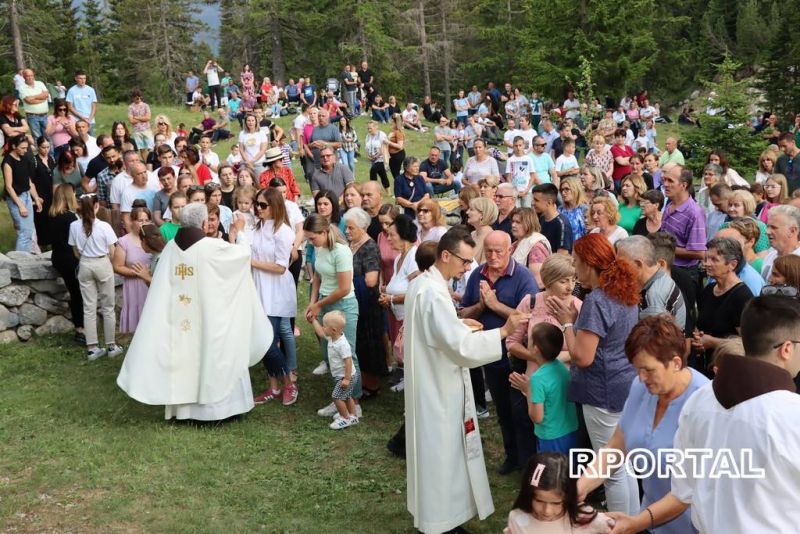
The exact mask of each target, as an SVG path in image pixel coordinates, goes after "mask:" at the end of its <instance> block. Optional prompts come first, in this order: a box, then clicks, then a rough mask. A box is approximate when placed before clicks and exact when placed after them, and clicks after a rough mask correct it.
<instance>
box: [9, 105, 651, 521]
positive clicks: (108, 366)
mask: <svg viewBox="0 0 800 534" xmlns="http://www.w3.org/2000/svg"><path fill="white" fill-rule="evenodd" d="M153 112H154V114H155V113H161V112H166V113H168V114H169V115H170V117H171V118H172V121H173V124H177V123H179V122H185V123H186V124H187V125H192V124H194V123H196V122H197V120H198V117H197V116H196V115H194V116H193V115H191V114H190V113H188V112H186V111H184V110H177V109H175V108H159V107H154V109H153ZM124 115H125V108H124V107H123V106H101V107H100V112H99V114H98V119H99V123H98V129H99V131H107V130H108V129H109V128H110V125H111V122H112V121H113V120H114V119H115V118H117V117H122V116H124ZM365 122H366V120H365V119H363V118H361V119H358V121H357V123H356V127H357V130H358V132H359V135H360V136H361V137H362V138H363V135H364V133H365V130H366V127H365ZM279 124H280V125H281V126H282V127H285V128H288V126H289V119H286V118H284V119H281V120H280V121H279ZM664 130H667V129H666V128H662V131H661V132H660V138H661V140H663V139H664V137H666V135H667V131H664ZM431 139H432V134H430V133H428V134H416V133H410V134H408V141H407V150H406V151H407V153H408V154H410V155H415V156H424V155H425V154H426V150H427V147H428V146H429V144H430V143H431ZM229 146H230V142H228V143H220V144H219V145H218V146H217V147H216V149H215V150H216V151H217V153H218V154H219V155H220V157H222V158H224V157H225V156H227V149H228V147H229ZM367 173H368V166H367V164H366V163H365V162H362V161H360V162H359V163H358V164H357V171H356V175H357V179H358V180H359V181H364V180H366V179H367V178H368V177H367ZM298 182H302V180H298ZM300 185H301V188H303V191H304V194H306V195H307V194H308V189H307V186H306V185H305V184H303V183H301V184H300ZM13 239H14V232H13V229H12V228H11V226H10V223H9V218H8V211H7V209H6V208H0V250H8V249H10V248H13ZM299 295H300V298H301V301H302V300H304V299H305V296H306V295H307V286H306V285H305V284H303V287H302V288H301V289H300V291H299ZM304 306H305V302H301V303H300V309H302V308H303V307H304ZM221 319H222V318H221ZM298 324H300V325H301V328H302V330H303V333H302V336H301V337H300V338H299V340H298V341H299V347H298V350H299V354H298V360H299V367H300V371H301V376H300V382H299V384H300V399H299V401H298V402H297V404H295V405H294V406H291V407H288V408H287V407H283V406H281V405H265V406H259V407H256V409H254V410H253V411H252V412H251V413H250V414H248V415H247V416H246V417H244V418H243V419H242V420H241V421H238V422H234V423H230V424H227V425H224V426H220V427H194V426H190V425H186V424H179V423H165V422H164V421H163V407H153V406H145V405H141V404H138V403H136V402H135V401H133V400H131V399H129V398H128V397H127V396H126V395H125V394H124V393H123V392H122V391H121V390H119V389H118V388H117V387H116V384H115V378H116V375H117V373H118V370H119V367H120V365H121V361H122V360H121V358H118V359H117V360H108V359H102V360H99V361H97V362H92V363H89V362H87V361H86V359H85V355H84V349H83V348H82V347H79V346H77V345H75V344H74V343H73V342H72V341H71V340H70V338H69V337H67V336H64V337H46V338H39V339H36V340H34V341H32V342H29V343H27V344H18V345H6V346H2V347H0V381H1V382H2V384H3V387H2V389H0V530H3V531H9V532H64V531H68V532H140V531H147V532H250V531H263V532H315V533H316V532H411V531H413V528H412V526H411V525H412V523H411V517H410V515H409V514H408V513H407V512H406V507H405V499H406V497H405V463H404V461H402V460H398V459H396V458H394V457H392V456H390V455H389V453H388V452H387V451H386V449H385V443H386V441H387V440H388V439H389V437H390V436H391V435H392V434H393V433H394V432H395V431H396V430H397V428H398V426H399V424H400V422H401V420H402V404H403V402H402V396H401V395H399V394H394V393H391V392H389V391H388V389H387V388H384V392H383V393H382V394H381V396H380V397H379V398H378V399H377V400H375V401H370V402H368V403H365V404H364V418H363V420H362V424H360V425H358V426H357V427H354V428H351V429H348V430H346V431H339V432H334V431H332V430H329V429H328V428H327V423H328V420H327V419H323V418H321V417H318V416H317V415H316V410H317V409H318V408H320V407H322V406H323V405H325V404H327V402H328V400H329V394H330V383H329V381H328V379H327V378H325V377H313V376H312V375H311V374H310V370H311V369H312V368H313V367H314V366H316V364H317V362H318V361H319V359H320V358H319V352H318V351H319V349H318V345H317V343H316V341H315V340H314V338H313V334H312V332H311V330H310V328H309V327H308V325H307V324H305V322H304V321H298ZM251 374H252V376H253V380H254V381H253V383H254V384H255V385H254V389H255V388H259V386H260V385H261V384H262V383H263V380H264V378H263V377H264V373H263V368H262V367H260V366H257V367H254V368H253V369H252V370H251ZM490 410H491V405H490ZM481 427H482V428H481V430H482V437H483V443H484V450H485V456H486V464H487V469H488V471H489V476H490V481H491V485H492V492H493V496H494V502H495V507H496V509H497V512H495V514H494V515H493V516H491V517H490V518H489V519H488V520H487V521H485V522H477V521H473V522H472V523H471V524H469V525H468V526H467V527H468V528H469V529H470V530H471V531H474V532H499V531H500V530H501V529H502V527H503V525H504V524H505V517H506V514H507V512H508V511H509V509H510V507H511V503H512V501H513V499H514V497H515V495H516V492H517V488H518V484H519V479H518V475H512V476H510V477H500V476H498V475H495V474H494V468H495V467H496V466H497V465H499V463H500V462H501V461H502V440H501V437H500V432H499V428H498V425H497V420H496V418H495V417H494V413H493V414H492V417H491V418H489V419H487V420H483V421H481Z"/></svg>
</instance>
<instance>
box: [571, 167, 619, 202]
mask: <svg viewBox="0 0 800 534" xmlns="http://www.w3.org/2000/svg"><path fill="white" fill-rule="evenodd" d="M608 176H610V175H606V174H604V173H603V170H602V169H601V168H600V167H594V166H585V167H581V170H580V174H579V177H580V180H581V185H582V186H583V192H584V193H585V194H586V201H587V202H591V201H592V199H593V198H594V197H600V196H608V197H609V198H611V199H612V200H613V201H614V202H617V199H616V197H615V196H614V194H613V193H611V192H608V191H607V188H606V186H607V185H609V183H610V182H609V178H608Z"/></svg>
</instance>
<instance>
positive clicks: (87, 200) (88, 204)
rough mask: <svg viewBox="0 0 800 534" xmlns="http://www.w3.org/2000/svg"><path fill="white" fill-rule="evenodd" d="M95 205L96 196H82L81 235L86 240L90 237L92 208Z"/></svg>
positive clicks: (92, 216)
mask: <svg viewBox="0 0 800 534" xmlns="http://www.w3.org/2000/svg"><path fill="white" fill-rule="evenodd" d="M96 204H97V196H96V195H82V196H81V200H80V211H81V220H82V221H83V233H85V234H86V238H87V239H88V238H89V237H91V235H92V227H93V226H94V220H95V215H94V207H95V205H96Z"/></svg>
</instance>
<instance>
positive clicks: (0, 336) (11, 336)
mask: <svg viewBox="0 0 800 534" xmlns="http://www.w3.org/2000/svg"><path fill="white" fill-rule="evenodd" d="M18 339H19V338H18V337H17V333H16V332H14V331H13V330H6V331H5V332H0V345H4V344H6V343H13V342H14V341H17V340H18Z"/></svg>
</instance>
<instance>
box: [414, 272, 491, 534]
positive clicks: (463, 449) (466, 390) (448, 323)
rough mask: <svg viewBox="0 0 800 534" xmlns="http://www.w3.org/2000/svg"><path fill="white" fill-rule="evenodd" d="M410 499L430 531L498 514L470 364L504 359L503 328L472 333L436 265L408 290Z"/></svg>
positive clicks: (421, 524) (420, 524) (418, 518)
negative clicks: (473, 393) (458, 310)
mask: <svg viewBox="0 0 800 534" xmlns="http://www.w3.org/2000/svg"><path fill="white" fill-rule="evenodd" d="M405 306H406V316H405V327H404V328H405V334H404V336H405V338H404V343H405V346H404V351H405V412H406V413H405V415H406V466H407V494H408V495H407V504H408V511H409V512H411V514H412V515H413V516H414V526H415V527H416V528H418V529H419V530H421V531H422V532H425V533H436V532H444V531H447V530H451V529H453V528H455V527H457V526H459V525H461V524H463V523H465V522H466V521H468V520H470V519H471V518H472V517H474V516H475V515H476V514H477V515H478V516H479V517H480V518H481V519H484V518H486V517H488V516H489V515H490V514H491V513H492V512H494V504H493V503H492V495H491V492H490V490H489V479H488V477H487V475H486V466H485V465H484V461H483V448H482V446H481V439H480V431H479V429H478V418H477V416H476V412H475V401H474V399H473V396H472V382H471V380H470V375H469V368H473V367H478V366H480V365H484V364H486V363H490V362H493V361H496V360H499V359H500V357H501V356H502V345H501V338H500V331H499V330H491V331H488V332H472V331H471V330H470V328H469V327H467V326H466V325H465V324H464V323H462V322H461V320H460V319H459V318H458V316H457V315H456V310H455V307H454V305H453V301H452V300H451V298H450V294H449V293H448V291H447V283H446V282H445V280H444V278H443V277H442V275H441V273H440V272H439V271H438V270H437V269H436V267H432V268H431V269H429V270H428V271H427V272H424V273H422V274H421V275H420V276H418V277H417V278H416V279H415V280H414V281H413V282H412V283H411V285H410V287H409V291H408V293H407V294H406V301H405Z"/></svg>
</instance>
